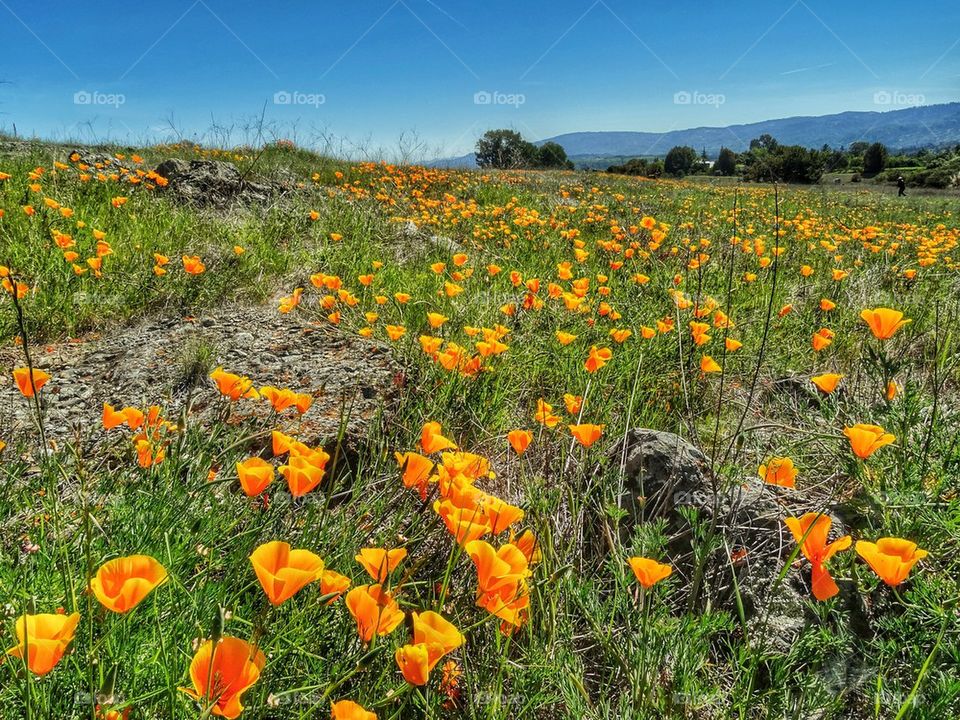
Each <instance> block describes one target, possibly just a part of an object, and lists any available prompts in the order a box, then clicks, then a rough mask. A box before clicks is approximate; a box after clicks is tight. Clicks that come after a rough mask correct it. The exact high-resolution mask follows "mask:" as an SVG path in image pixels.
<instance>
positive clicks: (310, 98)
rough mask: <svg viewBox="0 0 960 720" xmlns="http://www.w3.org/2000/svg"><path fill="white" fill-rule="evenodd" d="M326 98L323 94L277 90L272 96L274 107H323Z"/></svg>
mask: <svg viewBox="0 0 960 720" xmlns="http://www.w3.org/2000/svg"><path fill="white" fill-rule="evenodd" d="M326 102H327V96H326V95H324V94H323V93H306V92H300V91H299V90H292V91H291V90H278V91H277V92H275V93H274V94H273V104H274V105H308V106H310V107H314V108H318V107H320V106H321V105H325V104H326Z"/></svg>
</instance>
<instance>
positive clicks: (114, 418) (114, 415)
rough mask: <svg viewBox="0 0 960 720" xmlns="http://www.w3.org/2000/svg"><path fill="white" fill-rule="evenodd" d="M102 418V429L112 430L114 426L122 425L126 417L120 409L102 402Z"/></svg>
mask: <svg viewBox="0 0 960 720" xmlns="http://www.w3.org/2000/svg"><path fill="white" fill-rule="evenodd" d="M102 420H103V429H104V430H113V429H114V428H115V427H119V426H120V425H123V424H124V423H125V422H126V421H127V417H126V415H124V414H123V412H122V411H120V410H115V409H114V408H113V406H112V405H110V404H108V403H104V404H103V415H102Z"/></svg>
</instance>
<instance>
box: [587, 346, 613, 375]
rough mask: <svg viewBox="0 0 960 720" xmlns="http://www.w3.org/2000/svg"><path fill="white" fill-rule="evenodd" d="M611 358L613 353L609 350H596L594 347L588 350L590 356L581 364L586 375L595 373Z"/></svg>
mask: <svg viewBox="0 0 960 720" xmlns="http://www.w3.org/2000/svg"><path fill="white" fill-rule="evenodd" d="M612 358H613V352H612V351H611V350H610V348H598V347H597V346H596V345H594V346H592V347H591V348H590V355H589V357H588V358H587V360H586V362H585V363H584V364H583V367H584V369H585V370H586V371H587V372H588V373H595V372H596V371H597V370H599V369H601V368H602V367H603V366H604V365H606V364H607V363H608V362H610V360H611V359H612Z"/></svg>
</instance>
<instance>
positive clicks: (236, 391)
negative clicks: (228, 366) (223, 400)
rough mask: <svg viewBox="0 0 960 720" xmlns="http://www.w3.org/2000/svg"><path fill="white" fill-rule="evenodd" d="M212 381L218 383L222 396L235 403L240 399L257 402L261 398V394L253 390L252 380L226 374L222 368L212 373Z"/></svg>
mask: <svg viewBox="0 0 960 720" xmlns="http://www.w3.org/2000/svg"><path fill="white" fill-rule="evenodd" d="M210 379H211V380H213V381H214V382H215V383H216V385H217V389H218V390H219V391H220V394H221V395H225V396H226V397H228V398H230V400H231V401H233V402H236V401H237V400H239V399H240V398H252V399H254V400H256V399H258V398H259V397H260V394H259V393H258V392H257V391H256V390H254V389H253V381H252V380H251V379H250V378H246V377H241V376H240V375H235V374H233V373H228V372H225V371H224V369H223V368H222V367H218V368H217V369H216V370H214V371H213V372H212V373H210Z"/></svg>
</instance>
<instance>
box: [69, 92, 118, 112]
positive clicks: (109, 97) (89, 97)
mask: <svg viewBox="0 0 960 720" xmlns="http://www.w3.org/2000/svg"><path fill="white" fill-rule="evenodd" d="M126 102H127V96H126V95H124V94H123V93H105V92H99V91H97V90H93V91H90V90H77V92H75V93H74V94H73V104H74V105H106V106H109V107H113V108H119V107H120V106H121V105H124V104H125V103H126Z"/></svg>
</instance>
